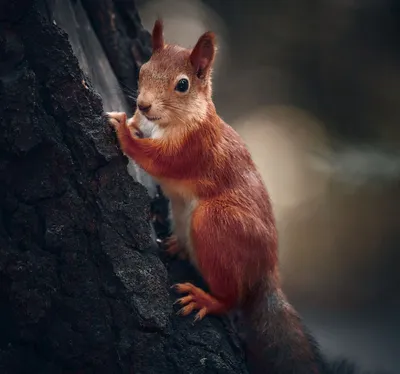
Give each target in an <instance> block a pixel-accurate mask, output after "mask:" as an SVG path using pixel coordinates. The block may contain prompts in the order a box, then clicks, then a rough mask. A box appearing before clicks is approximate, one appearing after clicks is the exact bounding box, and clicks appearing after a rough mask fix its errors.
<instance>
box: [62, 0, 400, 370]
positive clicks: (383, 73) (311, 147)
mask: <svg viewBox="0 0 400 374" xmlns="http://www.w3.org/2000/svg"><path fill="white" fill-rule="evenodd" d="M59 3H60V5H59V6H58V11H59V14H58V17H57V14H56V18H58V22H59V23H61V26H62V27H64V28H65V29H66V30H67V31H68V32H69V34H70V40H72V44H73V46H74V48H75V52H76V53H77V54H80V56H81V58H80V62H81V65H82V66H83V68H84V69H86V70H87V71H88V72H89V73H90V72H91V73H92V76H93V80H94V84H95V86H96V87H97V88H98V90H99V91H100V93H101V94H102V96H103V98H104V101H105V109H106V110H110V109H113V110H126V108H125V107H124V104H123V102H122V100H119V99H118V98H119V97H120V96H121V92H120V88H119V87H118V84H117V81H116V79H115V77H114V76H113V73H112V71H111V69H110V67H109V66H108V65H107V60H106V59H103V60H102V59H101V58H96V61H89V62H88V61H86V60H85V55H86V56H90V55H96V56H100V55H101V53H103V52H102V51H101V47H100V46H97V45H96V43H98V42H97V41H96V40H95V38H94V34H93V35H91V33H93V32H92V31H91V30H90V29H89V28H88V29H87V30H80V32H79V30H78V33H79V38H80V40H81V41H80V42H79V41H77V40H75V42H74V38H78V34H77V32H76V30H75V31H74V30H73V28H72V27H71V24H72V23H73V22H76V20H75V21H74V20H73V19H68V14H72V13H68V9H62V7H63V6H64V5H62V4H61V2H59ZM78 3H79V2H78ZM64 4H65V6H66V7H68V5H66V4H67V2H64ZM136 4H137V6H138V8H139V13H140V17H141V19H142V22H143V25H144V27H145V28H147V29H148V30H151V29H152V26H153V23H154V21H155V19H156V18H157V17H158V16H162V17H163V19H164V24H165V38H166V40H167V41H168V42H169V43H178V44H181V45H183V46H185V47H192V46H194V44H195V43H196V41H197V38H198V37H199V36H200V35H201V33H203V32H205V31H207V30H213V31H214V32H216V34H217V36H218V43H219V52H218V57H217V61H216V65H215V73H214V101H215V104H216V106H217V110H218V111H219V114H220V115H221V116H222V118H223V119H224V120H225V121H227V122H228V123H229V124H230V125H231V126H233V127H234V128H235V129H236V130H237V131H238V132H239V133H240V134H241V135H242V136H243V138H244V139H245V141H246V143H247V144H248V147H249V149H250V151H251V153H252V154H253V157H254V160H255V161H256V163H257V165H258V167H259V169H260V171H261V173H262V175H263V178H264V180H265V182H266V184H267V187H268V189H269V191H270V194H271V197H272V200H273V205H274V209H275V214H276V216H277V220H278V229H279V235H280V261H281V269H282V278H283V282H284V289H285V291H286V293H287V295H288V297H289V299H290V301H291V302H292V303H293V304H294V305H295V306H296V308H297V309H298V310H299V311H300V312H301V313H302V315H303V316H304V318H305V320H306V323H307V324H308V325H309V326H310V328H311V329H312V331H313V332H314V333H315V334H316V336H317V339H318V340H319V342H320V343H321V344H322V346H323V348H324V349H325V351H327V352H328V353H330V354H332V355H345V356H346V357H348V358H350V359H352V360H355V361H357V362H359V363H360V364H361V365H362V366H363V367H366V368H368V369H374V368H375V369H386V370H391V371H392V372H394V373H396V372H398V371H399V370H398V367H400V365H399V364H398V362H399V358H398V357H400V215H399V210H400V48H399V46H400V43H399V42H400V1H399V0H392V1H389V0H319V1H318V0H302V1H299V0H280V1H277V0H263V1H260V0H203V1H201V0H136ZM82 14H83V13H82ZM78 23H80V24H81V25H82V24H84V23H85V21H84V20H80V21H79V22H78ZM82 40H83V41H82ZM79 48H83V49H84V51H83V52H82V51H80V50H79ZM91 51H93V54H92V53H91ZM82 56H83V57H82ZM92 60H94V59H93V58H92ZM93 64H98V66H95V67H94V65H93ZM94 71H97V72H100V74H99V73H97V74H93V72H94ZM110 87H111V88H110Z"/></svg>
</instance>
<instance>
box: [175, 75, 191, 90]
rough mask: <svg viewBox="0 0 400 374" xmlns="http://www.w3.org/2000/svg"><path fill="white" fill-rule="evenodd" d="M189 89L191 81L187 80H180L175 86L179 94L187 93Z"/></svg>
mask: <svg viewBox="0 0 400 374" xmlns="http://www.w3.org/2000/svg"><path fill="white" fill-rule="evenodd" d="M188 89H189V81H188V80H187V79H185V78H183V79H180V80H179V82H178V83H177V84H176V86H175V90H176V91H178V92H186V91H187V90H188Z"/></svg>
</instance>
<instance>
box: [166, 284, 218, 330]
mask: <svg viewBox="0 0 400 374" xmlns="http://www.w3.org/2000/svg"><path fill="white" fill-rule="evenodd" d="M171 288H173V289H174V290H175V291H176V292H178V293H188V295H187V296H184V297H181V298H179V299H178V300H176V302H175V303H174V304H180V305H182V306H183V308H182V309H180V310H179V311H178V312H177V315H180V316H187V315H188V314H190V313H191V312H193V311H194V310H198V312H197V314H196V316H195V319H194V322H197V321H200V320H202V319H203V318H204V317H205V316H206V315H207V314H220V311H221V310H222V309H223V307H224V306H223V304H222V303H221V302H220V301H219V300H217V299H216V298H215V297H214V296H211V295H210V294H208V293H207V292H205V291H203V290H202V289H201V288H199V287H196V286H195V285H193V284H191V283H177V284H174V285H173V286H172V287H171Z"/></svg>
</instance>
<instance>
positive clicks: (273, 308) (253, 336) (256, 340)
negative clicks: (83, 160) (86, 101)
mask: <svg viewBox="0 0 400 374" xmlns="http://www.w3.org/2000/svg"><path fill="white" fill-rule="evenodd" d="M152 46H153V52H152V55H151V58H150V60H149V61H148V62H146V63H145V64H143V65H142V66H141V69H140V72H139V83H138V87H139V91H138V97H137V108H136V111H135V113H134V115H133V117H132V118H130V119H129V120H128V119H127V116H126V114H125V113H121V112H110V113H107V115H108V119H109V123H110V124H111V125H112V126H113V127H114V129H115V131H116V134H117V138H118V141H119V144H120V147H121V149H122V151H123V152H124V153H125V155H127V156H128V157H130V158H132V159H133V160H134V161H135V162H137V163H138V165H139V166H140V167H141V168H143V169H144V170H145V171H146V172H148V173H149V174H150V175H151V176H152V177H153V178H154V179H155V180H156V181H157V182H158V183H159V184H160V185H161V187H162V190H163V191H164V193H165V194H166V195H167V197H168V198H169V200H170V202H171V210H172V217H173V232H174V235H173V236H171V237H170V238H169V240H168V243H167V244H168V249H167V251H168V252H169V253H170V254H181V255H183V256H186V257H188V258H189V259H190V261H191V262H192V263H193V264H194V266H195V267H196V268H197V269H198V271H199V272H200V274H201V275H202V277H203V279H204V280H205V282H206V283H207V285H208V287H209V290H210V291H209V293H207V292H205V291H203V290H202V289H200V288H198V287H196V286H194V285H193V284H191V283H180V284H176V285H174V288H175V290H176V291H177V292H178V293H180V294H182V297H180V298H179V299H178V300H177V302H178V303H179V304H180V305H181V306H182V308H181V309H180V311H179V312H178V313H179V314H180V315H182V316H187V315H189V314H190V313H192V312H196V315H195V321H197V320H201V319H202V318H204V317H205V316H206V315H223V314H227V313H229V312H231V311H233V310H236V309H239V310H240V311H241V313H242V315H243V320H244V321H245V326H246V345H247V350H248V355H249V357H250V358H251V360H252V362H253V364H250V365H253V369H252V370H253V372H255V373H268V374H274V373H279V374H286V373H287V374H289V373H290V374H292V373H296V374H322V373H326V372H327V370H326V369H325V366H324V360H323V358H322V355H321V353H320V351H319V348H318V346H317V344H316V343H315V341H314V340H313V338H312V337H311V335H310V334H309V333H308V332H307V330H306V328H305V326H303V323H302V321H301V319H300V317H299V316H298V314H297V312H296V311H295V310H294V308H293V307H292V306H291V305H290V304H289V302H288V301H287V298H286V297H285V295H284V293H283V291H282V289H281V286H280V280H279V268H278V253H277V251H278V236H277V229H276V223H275V217H274V213H273V208H272V203H271V199H270V197H269V195H268V192H267V189H266V187H265V185H264V182H263V180H262V178H261V175H260V174H259V172H258V170H257V168H256V165H255V164H254V162H253V160H252V157H251V155H250V152H249V150H248V149H247V146H246V145H245V143H244V141H243V140H242V139H241V138H240V136H239V134H238V133H237V132H236V131H235V130H234V129H233V128H232V127H230V126H229V125H228V124H226V123H225V122H224V121H223V120H222V119H221V118H220V117H219V116H218V114H217V112H216V108H215V106H214V104H213V101H212V80H211V76H212V68H213V62H214V59H215V54H216V37H215V35H214V33H212V32H206V33H204V34H203V35H202V36H201V37H200V38H199V39H198V41H197V43H196V45H195V46H194V48H193V49H186V48H182V47H180V46H177V45H172V44H167V43H165V42H164V36H163V23H162V21H161V20H160V19H158V20H157V21H156V22H155V24H154V27H153V31H152Z"/></svg>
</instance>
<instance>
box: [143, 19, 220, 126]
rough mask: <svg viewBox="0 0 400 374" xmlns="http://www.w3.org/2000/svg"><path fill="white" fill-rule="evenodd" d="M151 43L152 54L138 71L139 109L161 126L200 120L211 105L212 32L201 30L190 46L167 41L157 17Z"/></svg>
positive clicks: (213, 39) (214, 50) (213, 44)
mask: <svg viewBox="0 0 400 374" xmlns="http://www.w3.org/2000/svg"><path fill="white" fill-rule="evenodd" d="M152 44H153V54H152V56H151V58H150V60H149V61H148V62H147V63H145V64H143V65H142V67H141V69H140V73H139V95H138V98H137V107H138V111H139V112H140V113H141V115H143V116H145V117H146V118H147V119H148V120H150V121H152V122H154V123H156V124H158V125H160V126H167V125H168V124H170V123H189V122H193V121H197V120H200V121H201V119H202V118H204V116H205V115H206V113H207V110H208V108H209V106H210V105H212V101H211V93H212V90H211V72H212V65H213V62H214V57H215V52H216V47H215V36H214V34H213V33H211V32H206V33H205V34H203V35H202V36H201V37H200V38H199V40H198V41H197V44H196V45H195V47H194V48H193V49H192V50H189V49H185V48H182V47H179V46H176V45H168V44H165V43H164V37H163V25H162V22H161V20H157V21H156V23H155V25H154V28H153V33H152Z"/></svg>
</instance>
